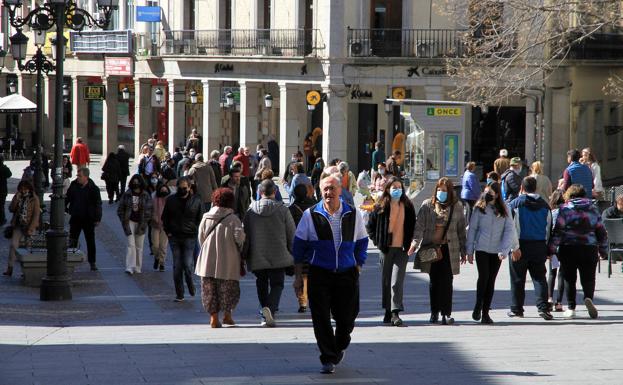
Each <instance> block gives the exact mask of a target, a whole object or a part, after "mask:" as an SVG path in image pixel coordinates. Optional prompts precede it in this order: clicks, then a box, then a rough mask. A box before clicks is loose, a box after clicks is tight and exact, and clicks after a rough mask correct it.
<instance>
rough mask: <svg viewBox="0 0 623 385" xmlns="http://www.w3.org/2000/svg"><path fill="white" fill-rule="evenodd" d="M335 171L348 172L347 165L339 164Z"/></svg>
mask: <svg viewBox="0 0 623 385" xmlns="http://www.w3.org/2000/svg"><path fill="white" fill-rule="evenodd" d="M337 169H338V170H340V171H345V170H348V163H346V162H340V164H338V165H337Z"/></svg>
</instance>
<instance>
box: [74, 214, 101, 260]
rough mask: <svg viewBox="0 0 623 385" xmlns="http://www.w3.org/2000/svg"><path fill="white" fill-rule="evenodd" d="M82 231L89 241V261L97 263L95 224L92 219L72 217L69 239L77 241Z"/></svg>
mask: <svg viewBox="0 0 623 385" xmlns="http://www.w3.org/2000/svg"><path fill="white" fill-rule="evenodd" d="M80 232H83V233H84V239H85V240H86V242H87V256H88V257H87V258H88V260H89V263H95V260H96V255H95V252H96V250H95V225H94V224H93V222H90V221H85V220H82V219H78V218H71V219H70V220H69V239H71V240H72V241H74V242H75V243H77V242H78V238H79V237H80Z"/></svg>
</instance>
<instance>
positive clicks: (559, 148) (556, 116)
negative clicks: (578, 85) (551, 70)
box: [549, 87, 571, 183]
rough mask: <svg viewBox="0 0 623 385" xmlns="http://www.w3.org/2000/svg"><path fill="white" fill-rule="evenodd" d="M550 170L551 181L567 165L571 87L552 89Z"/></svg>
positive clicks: (553, 180) (569, 141)
mask: <svg viewBox="0 0 623 385" xmlns="http://www.w3.org/2000/svg"><path fill="white" fill-rule="evenodd" d="M552 111H554V112H555V113H553V114H552V123H551V124H552V125H551V149H550V154H549V156H550V159H551V172H550V174H549V175H550V177H551V178H552V183H555V181H556V180H557V178H558V177H559V175H561V174H562V172H563V170H564V169H565V168H566V167H567V151H568V150H569V148H570V146H571V122H570V120H571V119H570V116H571V88H570V87H565V88H562V89H554V90H552Z"/></svg>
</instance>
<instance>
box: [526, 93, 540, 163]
mask: <svg viewBox="0 0 623 385" xmlns="http://www.w3.org/2000/svg"><path fill="white" fill-rule="evenodd" d="M537 98H538V97H537V96H536V95H533V94H530V95H527V96H526V137H525V148H526V150H525V154H524V159H525V161H526V163H527V164H528V166H530V165H531V164H532V162H534V161H535V160H536V159H535V147H536V143H537V142H538V141H537V138H536V136H535V135H536V106H537V104H536V100H537Z"/></svg>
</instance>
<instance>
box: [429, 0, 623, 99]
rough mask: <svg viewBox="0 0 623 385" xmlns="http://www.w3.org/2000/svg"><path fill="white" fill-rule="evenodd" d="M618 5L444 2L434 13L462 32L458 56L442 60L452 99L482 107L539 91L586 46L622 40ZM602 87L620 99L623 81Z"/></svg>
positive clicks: (576, 0)
mask: <svg viewBox="0 0 623 385" xmlns="http://www.w3.org/2000/svg"><path fill="white" fill-rule="evenodd" d="M621 3H622V1H620V0H469V1H464V0H443V2H442V4H441V5H440V7H439V11H440V12H441V13H445V14H447V15H448V16H450V17H452V18H455V19H456V23H457V24H458V25H460V26H462V27H463V28H464V29H465V30H464V33H463V39H462V47H461V52H460V54H459V55H457V58H448V59H447V61H446V65H447V67H448V73H449V74H451V76H453V77H454V78H455V79H456V83H457V89H456V91H455V92H454V93H453V96H454V97H455V98H457V99H461V100H466V101H470V102H472V103H474V104H477V105H485V104H494V103H502V102H504V101H508V99H510V98H512V97H515V96H522V95H525V93H526V90H528V89H531V88H535V87H536V88H539V87H541V86H542V85H543V84H544V82H545V80H546V79H547V78H548V77H549V76H550V75H551V74H552V73H554V71H556V69H558V68H559V67H561V66H564V65H567V64H568V62H569V60H570V59H581V58H583V56H586V55H587V52H589V53H590V52H592V51H590V49H591V48H590V47H591V44H593V47H594V49H599V42H600V41H602V40H603V39H604V37H607V38H608V39H610V37H612V36H615V37H616V36H623V35H619V33H621V32H623V23H622V22H623V19H622V16H621V8H622V7H621ZM600 39H601V40H600ZM595 42H596V43H597V44H594V43H595ZM610 43H612V42H610ZM621 43H623V38H622V39H621ZM617 44H618V43H617ZM587 47H589V50H588V51H587ZM604 87H605V88H604V90H605V91H606V92H612V93H620V94H621V95H623V78H619V77H616V76H613V77H611V79H610V80H609V81H608V84H606V85H605V86H604Z"/></svg>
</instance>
